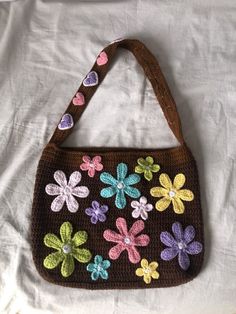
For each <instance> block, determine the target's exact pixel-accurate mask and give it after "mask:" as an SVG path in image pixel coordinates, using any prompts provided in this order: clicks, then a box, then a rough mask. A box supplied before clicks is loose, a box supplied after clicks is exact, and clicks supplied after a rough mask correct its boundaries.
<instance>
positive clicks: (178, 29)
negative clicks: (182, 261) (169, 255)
mask: <svg viewBox="0 0 236 314" xmlns="http://www.w3.org/2000/svg"><path fill="white" fill-rule="evenodd" d="M119 37H134V38H139V39H141V40H143V41H144V43H146V44H147V46H148V47H149V48H150V49H151V50H152V52H153V53H154V54H155V55H156V56H157V57H158V60H159V62H160V64H161V67H162V69H163V72H164V74H165V75H166V78H167V81H168V82H169V85H170V88H171V90H172V93H173V95H174V97H175V100H176V103H177V106H178V110H179V114H180V116H181V119H182V125H183V130H184V135H185V139H186V141H187V143H188V145H189V146H190V148H191V149H192V151H193V154H194V156H195V158H196V160H197V163H198V168H199V175H200V183H201V196H202V207H203V212H204V219H205V238H206V255H205V263H204V266H203V269H202V272H201V273H200V275H199V276H198V277H197V278H196V279H195V280H194V281H192V282H190V283H188V284H186V285H182V286H179V287H176V288H168V289H151V290H150V289H148V290H126V291H119V290H115V291H86V290H81V289H71V288H63V287H60V286H55V285H53V284H50V283H48V282H46V281H44V280H43V279H42V278H41V277H40V276H39V275H38V273H37V272H36V270H35V267H34V264H33V262H32V257H31V251H30V245H29V218H30V214H31V206H32V196H33V186H34V179H35V172H36V167H37V163H38V160H39V158H40V154H41V151H42V149H43V147H44V145H45V144H46V143H47V141H48V140H49V138H50V136H51V134H52V132H53V130H54V128H55V126H56V124H57V122H58V120H59V118H60V116H61V115H62V113H63V112H64V110H65V108H66V106H67V104H68V102H69V101H70V98H71V97H72V95H73V94H74V92H75V91H76V89H77V87H78V86H79V84H80V82H81V80H82V78H83V77H84V76H85V74H86V73H87V71H88V70H89V69H90V68H91V66H92V64H93V62H94V60H95V57H96V55H97V54H98V52H99V51H100V50H101V49H102V48H103V47H104V46H105V45H107V44H108V43H109V42H110V41H112V40H114V39H116V38H119ZM235 60H236V2H235V0H224V1H220V0H197V1H186V0H185V1H176V0H166V1H163V0H139V1H136V0H127V1H125V0H116V1H76V0H65V1H62V0H51V1H50V0H38V1H36V0H32V1H30V0H18V1H13V2H1V3H0V131H1V132H0V312H1V313H14V314H15V313H18V314H28V313H29V314H34V313H45V314H47V313H50V314H51V313H57V314H58V313H70V314H72V313H79V314H90V313H94V314H100V313H102V314H131V313H137V314H139V313H142V314H145V313H148V314H151V313H153V314H154V313H155V314H156V313H158V314H172V313H174V314H185V313H186V314H199V313H201V314H235V313H236V298H235V295H236V194H235V188H236V169H235V155H236V109H235V105H236V104H235V100H236V89H235V86H236V63H235ZM144 93H145V94H144ZM76 130H77V131H76V132H74V134H73V136H71V138H70V140H69V141H68V142H67V145H72V144H73V145H77V146H79V145H87V146H90V145H97V146H101V145H106V146H134V147H145V146H146V147H151V146H154V147H168V146H169V147H171V146H175V145H177V142H176V140H175V138H174V137H173V134H172V133H171V131H170V130H169V129H168V127H167V124H166V122H165V120H164V118H163V114H162V113H161V111H160V108H159V107H158V106H157V105H156V102H155V97H154V94H153V92H152V90H151V88H150V84H149V82H147V80H146V79H145V78H144V76H143V73H142V70H141V69H140V67H139V66H138V64H137V63H136V61H135V59H134V58H133V56H132V55H131V54H130V53H127V52H124V51H123V50H122V51H121V52H120V53H119V58H117V62H116V63H115V64H114V66H113V69H112V71H111V72H110V73H109V74H108V76H107V77H106V79H105V81H104V82H103V84H102V86H100V88H99V89H98V91H97V93H96V94H95V96H94V97H93V99H92V101H91V102H90V104H89V106H88V108H87V109H86V112H85V113H84V115H83V117H82V119H81V121H80V123H79V124H78V125H77V127H76Z"/></svg>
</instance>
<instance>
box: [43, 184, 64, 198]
mask: <svg viewBox="0 0 236 314" xmlns="http://www.w3.org/2000/svg"><path fill="white" fill-rule="evenodd" d="M45 191H46V193H47V194H48V195H59V194H61V193H62V188H61V187H60V186H58V185H56V184H54V183H49V184H47V185H46V187H45Z"/></svg>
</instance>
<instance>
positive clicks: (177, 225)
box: [172, 222, 184, 241]
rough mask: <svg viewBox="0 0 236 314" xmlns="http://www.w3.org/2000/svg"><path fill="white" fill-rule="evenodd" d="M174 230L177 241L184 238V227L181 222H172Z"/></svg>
mask: <svg viewBox="0 0 236 314" xmlns="http://www.w3.org/2000/svg"><path fill="white" fill-rule="evenodd" d="M172 232H173V234H174V236H175V239H176V241H181V240H183V235H184V233H183V228H182V225H181V223H180V222H174V223H173V224H172Z"/></svg>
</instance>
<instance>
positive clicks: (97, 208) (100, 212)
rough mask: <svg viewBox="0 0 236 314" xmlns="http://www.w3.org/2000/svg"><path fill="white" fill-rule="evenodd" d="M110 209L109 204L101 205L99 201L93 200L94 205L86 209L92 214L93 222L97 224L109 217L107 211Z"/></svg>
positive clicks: (88, 213) (87, 212)
mask: <svg viewBox="0 0 236 314" xmlns="http://www.w3.org/2000/svg"><path fill="white" fill-rule="evenodd" d="M107 211H108V206H106V205H100V204H99V203H98V202H97V201H93V202H92V207H88V208H86V209H85V213H86V214H87V215H88V216H91V219H90V220H91V223H93V224H96V223H97V222H98V221H101V222H104V221H105V220H106V219H107V218H106V215H105V213H106V212H107Z"/></svg>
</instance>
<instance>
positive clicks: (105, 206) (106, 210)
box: [100, 205, 109, 214]
mask: <svg viewBox="0 0 236 314" xmlns="http://www.w3.org/2000/svg"><path fill="white" fill-rule="evenodd" d="M108 210H109V208H108V206H107V205H102V206H101V207H100V212H101V213H103V214H105V213H106V212H108Z"/></svg>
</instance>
